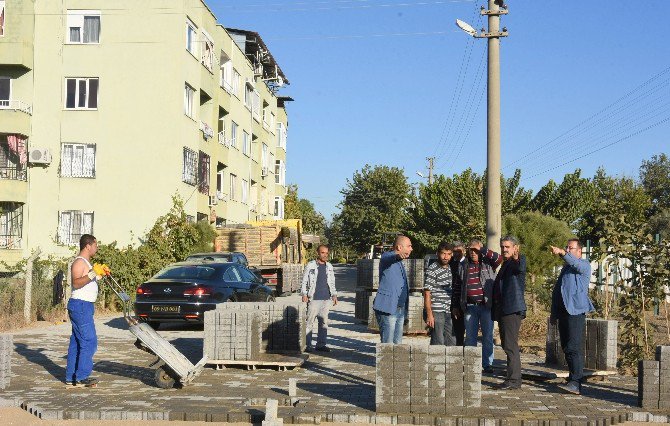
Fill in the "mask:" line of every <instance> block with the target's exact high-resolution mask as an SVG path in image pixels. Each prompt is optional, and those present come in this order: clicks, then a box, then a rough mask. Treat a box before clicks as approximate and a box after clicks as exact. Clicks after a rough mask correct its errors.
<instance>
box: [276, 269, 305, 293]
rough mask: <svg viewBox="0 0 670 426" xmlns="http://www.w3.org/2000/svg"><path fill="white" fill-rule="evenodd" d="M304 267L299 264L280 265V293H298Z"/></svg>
mask: <svg viewBox="0 0 670 426" xmlns="http://www.w3.org/2000/svg"><path fill="white" fill-rule="evenodd" d="M303 271H304V266H303V265H302V264H300V263H282V264H281V275H282V276H281V291H288V292H291V293H295V292H298V291H300V284H301V283H302V275H303Z"/></svg>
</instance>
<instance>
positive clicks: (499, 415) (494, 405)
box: [0, 266, 668, 424]
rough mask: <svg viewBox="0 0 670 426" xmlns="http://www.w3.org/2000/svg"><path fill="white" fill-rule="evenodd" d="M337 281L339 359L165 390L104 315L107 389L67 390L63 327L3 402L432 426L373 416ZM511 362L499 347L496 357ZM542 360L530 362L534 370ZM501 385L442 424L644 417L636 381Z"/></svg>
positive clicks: (22, 344)
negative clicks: (269, 410) (271, 411)
mask: <svg viewBox="0 0 670 426" xmlns="http://www.w3.org/2000/svg"><path fill="white" fill-rule="evenodd" d="M336 278H337V284H338V288H339V289H340V291H341V294H340V297H339V301H340V303H339V304H338V305H337V306H336V307H335V308H334V309H333V310H332V311H331V328H330V338H329V339H330V341H329V346H331V347H332V348H333V352H331V353H327V354H320V353H319V354H313V355H312V356H311V357H310V359H309V361H307V362H306V363H305V365H304V366H303V368H300V369H297V370H293V371H282V372H279V371H276V370H272V369H259V370H254V371H247V370H243V369H238V368H228V369H225V370H214V369H206V370H205V371H204V372H203V374H202V375H201V376H200V377H199V378H197V379H196V381H195V382H194V384H193V385H192V386H189V387H186V388H184V389H170V390H163V389H159V388H156V387H155V386H154V384H153V373H154V371H153V369H151V368H149V364H150V363H151V362H152V361H153V360H154V357H153V356H151V355H150V354H147V353H145V352H142V351H139V350H138V349H136V348H135V347H134V346H133V342H134V340H135V339H134V338H133V336H132V335H131V334H130V333H129V332H128V331H127V329H126V325H125V321H124V320H123V319H122V318H120V317H105V318H98V319H97V320H96V327H97V330H98V335H99V349H98V352H97V354H96V357H95V361H96V363H95V367H94V370H95V373H94V374H95V375H96V376H98V377H99V378H100V379H101V385H100V386H99V387H98V388H96V389H66V388H65V385H64V384H63V382H62V380H63V377H64V366H65V355H66V352H67V343H68V338H69V334H70V327H69V325H67V324H64V325H58V326H52V327H48V328H40V329H32V330H26V331H20V332H17V333H16V334H15V335H14V343H15V354H14V357H13V359H12V372H13V374H14V376H13V378H12V382H11V386H10V387H9V388H8V389H5V390H4V391H1V392H0V398H5V403H7V401H8V400H12V399H13V400H15V401H19V402H21V403H23V404H24V405H25V406H28V405H29V406H30V408H31V410H32V411H33V412H35V413H36V414H40V415H42V417H46V418H91V419H94V418H95V419H99V418H110V419H121V418H126V417H127V418H139V419H143V418H144V419H157V420H168V419H179V420H209V421H226V420H227V421H231V422H233V421H250V420H251V421H260V420H261V419H262V416H263V409H264V404H265V400H266V399H267V398H275V399H279V401H280V409H279V414H280V416H281V417H283V418H284V421H285V422H287V423H289V422H294V423H298V422H299V423H311V422H315V421H319V420H323V421H338V422H370V421H373V422H374V421H378V422H384V423H392V422H400V423H413V422H415V423H416V422H418V423H431V424H432V422H434V421H435V419H434V418H432V417H429V416H422V417H421V416H416V418H415V417H412V416H398V417H391V416H378V417H374V383H375V370H374V365H375V343H376V342H377V341H378V339H379V336H378V335H377V334H372V333H368V331H367V328H366V326H365V325H363V324H360V323H358V322H357V321H356V320H355V319H354V312H353V311H354V297H355V293H354V287H355V284H356V279H355V278H356V272H355V269H354V268H352V267H346V266H342V267H337V268H336ZM290 297H296V298H297V297H298V296H297V295H293V296H290ZM160 333H161V334H162V335H164V336H165V337H166V338H168V339H169V340H170V341H171V342H172V343H173V344H174V345H175V346H177V347H178V348H179V349H180V350H182V351H183V352H184V353H185V354H186V355H187V356H188V357H189V358H190V359H191V360H192V361H193V362H196V361H198V360H199V359H200V357H201V356H202V330H199V329H197V328H193V327H185V326H179V325H178V326H172V327H168V328H167V330H165V331H163V330H161V331H160ZM405 342H406V343H410V344H413V345H426V344H428V339H427V338H426V337H411V338H406V341H405ZM503 355H504V354H503V353H502V352H501V351H500V350H499V348H496V356H497V357H502V356H503ZM536 361H537V360H534V359H532V358H527V357H526V358H524V362H525V363H526V364H528V363H533V362H536ZM289 378H296V379H297V380H298V398H299V400H300V401H299V403H298V404H297V405H296V406H295V407H294V406H291V405H290V404H289V398H288V391H287V389H288V379H289ZM500 381H501V379H500V378H499V377H495V376H484V379H483V382H482V390H483V392H482V394H483V396H482V407H481V408H478V409H464V408H458V407H454V409H453V412H452V413H450V417H449V418H445V419H442V421H445V422H446V421H447V420H449V421H455V419H456V418H459V417H460V418H469V419H477V418H480V419H484V418H485V419H498V420H500V419H507V420H509V421H512V422H515V421H519V422H520V421H522V420H534V419H537V420H550V419H557V420H563V421H567V422H574V423H581V422H586V421H589V420H596V419H605V418H606V419H609V420H611V419H612V418H613V419H614V420H616V421H619V419H625V418H626V414H627V413H630V412H632V411H639V410H638V409H637V408H635V403H636V385H637V382H636V380H635V379H633V378H626V377H612V378H610V379H608V381H606V382H594V383H589V384H587V385H586V386H585V391H584V395H582V396H572V395H564V394H561V393H558V392H557V390H556V388H555V384H552V383H533V382H524V386H523V388H522V389H521V390H518V391H509V392H499V391H493V390H491V386H492V385H493V384H495V383H499V382H500ZM666 414H668V413H666ZM371 416H372V417H371ZM631 419H632V418H631V417H630V416H629V420H631ZM637 419H639V418H636V420H637Z"/></svg>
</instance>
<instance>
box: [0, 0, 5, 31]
mask: <svg viewBox="0 0 670 426" xmlns="http://www.w3.org/2000/svg"><path fill="white" fill-rule="evenodd" d="M3 35H5V0H0V36H3Z"/></svg>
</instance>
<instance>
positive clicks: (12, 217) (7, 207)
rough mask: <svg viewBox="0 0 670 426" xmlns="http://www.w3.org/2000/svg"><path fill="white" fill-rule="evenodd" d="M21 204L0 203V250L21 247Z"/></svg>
mask: <svg viewBox="0 0 670 426" xmlns="http://www.w3.org/2000/svg"><path fill="white" fill-rule="evenodd" d="M22 230H23V204H20V203H13V202H2V203H0V250H2V249H19V248H21V236H22Z"/></svg>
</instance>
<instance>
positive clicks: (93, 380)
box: [73, 377, 98, 387]
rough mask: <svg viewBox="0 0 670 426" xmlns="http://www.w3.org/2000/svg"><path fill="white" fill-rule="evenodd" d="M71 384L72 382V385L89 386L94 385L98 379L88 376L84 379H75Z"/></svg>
mask: <svg viewBox="0 0 670 426" xmlns="http://www.w3.org/2000/svg"><path fill="white" fill-rule="evenodd" d="M73 384H74V386H85V387H91V386H95V385H97V384H98V379H96V378H95V377H88V378H86V379H84V380H79V381H76V382H74V383H73Z"/></svg>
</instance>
